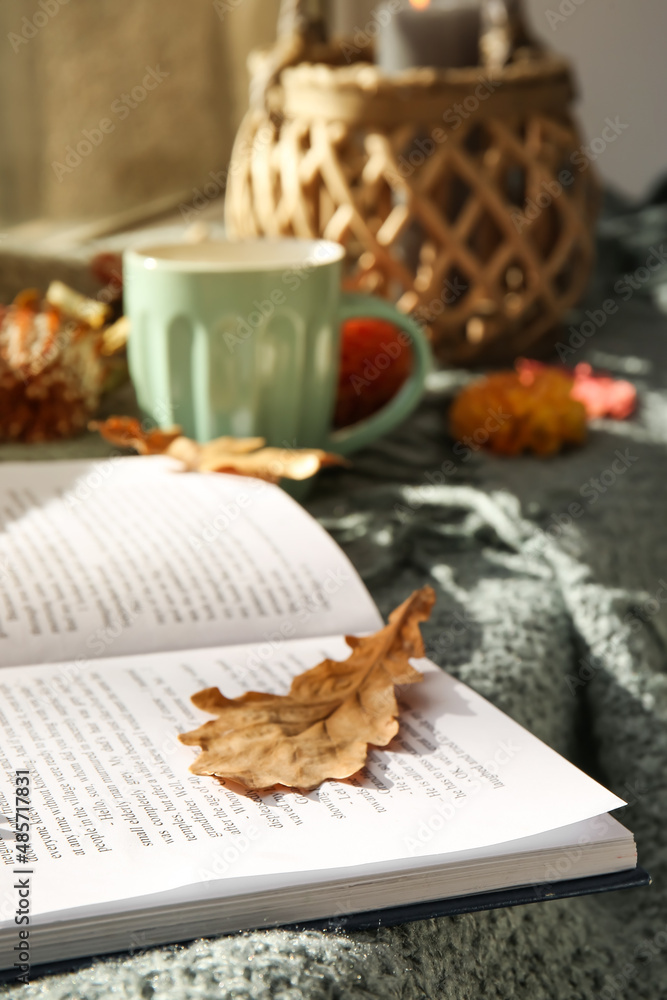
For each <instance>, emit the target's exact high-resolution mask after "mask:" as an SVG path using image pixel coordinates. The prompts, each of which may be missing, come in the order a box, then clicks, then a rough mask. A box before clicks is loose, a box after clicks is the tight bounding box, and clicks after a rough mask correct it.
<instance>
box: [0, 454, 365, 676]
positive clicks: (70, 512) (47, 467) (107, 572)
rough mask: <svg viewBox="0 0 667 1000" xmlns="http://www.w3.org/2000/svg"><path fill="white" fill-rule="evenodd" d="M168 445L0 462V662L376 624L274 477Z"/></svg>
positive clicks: (345, 563)
mask: <svg viewBox="0 0 667 1000" xmlns="http://www.w3.org/2000/svg"><path fill="white" fill-rule="evenodd" d="M178 469H180V464H179V463H176V462H172V461H170V460H168V459H163V458H116V459H107V460H104V461H101V462H96V463H91V462H40V463H37V462H35V463H28V462H26V463H7V464H0V665H1V666H7V665H22V664H37V663H44V662H54V661H63V660H79V661H87V660H90V659H96V658H99V657H109V656H122V655H124V654H126V653H142V652H150V651H153V650H168V649H187V648H192V647H194V646H213V645H226V644H233V643H244V642H263V641H266V642H268V643H275V642H280V641H282V640H284V639H289V638H293V637H301V636H311V635H329V634H332V633H334V632H359V631H361V632H363V631H373V630H375V629H376V628H378V627H380V625H381V619H380V616H379V614H378V612H377V609H376V607H375V605H374V603H373V601H372V599H371V597H370V595H369V594H368V591H367V590H366V588H365V587H364V585H363V583H362V582H361V580H360V578H359V576H358V575H357V573H356V571H355V570H354V568H353V567H352V565H351V563H350V562H349V560H348V559H347V557H346V556H345V555H344V554H343V553H342V551H341V550H340V549H339V548H338V546H337V545H336V544H335V543H334V542H333V540H332V539H331V538H330V536H329V535H328V534H327V533H326V532H325V531H324V530H323V529H322V528H321V527H320V526H319V525H318V524H317V522H316V521H314V520H313V518H311V517H310V515H309V514H307V513H306V512H305V511H304V510H303V509H302V508H301V507H300V506H299V505H298V504H297V503H296V502H295V501H294V500H292V499H291V498H290V497H288V496H287V495H286V494H285V493H284V492H283V490H281V489H279V488H278V487H277V486H272V485H269V484H267V483H264V482H261V481H259V480H256V479H248V478H245V477H239V476H227V475H201V474H194V473H183V472H179V471H177V470H178Z"/></svg>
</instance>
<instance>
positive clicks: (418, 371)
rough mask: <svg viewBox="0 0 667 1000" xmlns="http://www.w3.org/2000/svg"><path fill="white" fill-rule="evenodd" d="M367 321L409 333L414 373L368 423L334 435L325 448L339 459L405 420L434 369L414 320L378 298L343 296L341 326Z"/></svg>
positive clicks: (372, 296)
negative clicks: (361, 320) (357, 320)
mask: <svg viewBox="0 0 667 1000" xmlns="http://www.w3.org/2000/svg"><path fill="white" fill-rule="evenodd" d="M366 317H369V318H372V319H383V320H386V321H387V322H388V323H392V324H393V325H394V326H397V327H399V328H400V329H401V330H402V331H403V332H404V333H407V335H408V336H409V338H410V340H411V341H412V347H413V359H414V364H413V370H412V373H411V375H410V377H409V378H408V380H407V382H405V383H404V384H403V385H402V386H401V388H400V389H399V390H398V392H397V393H396V395H395V397H394V398H393V399H392V400H391V402H389V403H387V404H386V406H383V407H382V409H381V410H380V411H379V412H378V413H374V414H373V416H372V417H367V418H366V419H365V420H359V421H358V422H357V423H356V424H352V425H351V426H350V427H341V428H340V430H337V431H332V433H331V434H330V436H329V439H328V441H327V444H326V446H325V447H326V448H327V449H328V450H329V451H333V452H335V453H336V454H338V455H350V454H352V452H354V451H357V450H358V449H360V448H364V447H365V446H366V445H368V444H371V443H372V442H373V441H376V440H377V438H379V437H381V436H382V435H383V434H386V433H388V431H391V430H393V429H394V427H396V426H397V425H398V424H400V423H401V422H402V421H403V420H405V418H406V417H408V416H409V415H410V414H411V413H412V411H413V410H414V409H415V407H416V406H417V404H418V403H419V401H420V400H421V398H422V396H423V394H424V385H425V382H426V376H427V375H428V373H429V372H430V371H431V369H432V367H433V358H432V355H431V347H430V344H429V342H428V340H427V339H426V337H425V335H424V333H423V332H422V330H421V328H420V327H419V326H418V324H417V323H416V322H415V321H414V320H413V319H411V318H410V317H409V316H406V315H405V314H404V313H402V312H399V310H398V309H397V308H396V306H394V305H392V304H391V303H390V302H387V301H385V300H384V299H379V298H377V296H375V295H359V294H356V293H354V294H353V293H350V292H344V293H343V296H342V302H341V307H340V310H339V315H338V319H339V321H340V323H344V322H345V321H346V320H348V319H365V318H366Z"/></svg>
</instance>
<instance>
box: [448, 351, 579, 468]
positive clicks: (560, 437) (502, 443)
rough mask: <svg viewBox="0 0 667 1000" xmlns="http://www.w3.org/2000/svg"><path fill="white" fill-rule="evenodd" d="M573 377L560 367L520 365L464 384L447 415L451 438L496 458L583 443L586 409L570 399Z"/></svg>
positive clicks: (552, 451) (551, 452)
mask: <svg viewBox="0 0 667 1000" xmlns="http://www.w3.org/2000/svg"><path fill="white" fill-rule="evenodd" d="M573 384H574V380H573V378H572V377H571V376H570V375H569V374H568V373H567V372H565V371H563V370H562V369H559V368H549V367H535V368H532V367H530V366H526V367H522V368H520V369H519V371H516V372H498V373H497V374H495V375H489V376H488V377H487V378H484V379H481V380H480V381H478V382H473V383H472V385H469V386H467V387H466V388H465V389H464V390H463V391H462V392H461V393H460V394H459V395H458V396H457V398H456V399H455V400H454V403H453V405H452V408H451V411H450V427H451V432H452V435H453V436H454V437H455V438H456V439H457V440H458V441H461V442H462V443H463V444H465V445H466V446H467V447H469V448H473V449H477V448H480V447H485V448H487V449H488V450H489V451H493V452H495V453H496V454H499V455H520V454H521V453H522V452H526V451H532V452H534V453H535V454H536V455H555V454H556V453H557V452H559V451H560V450H561V449H562V448H563V447H564V446H565V445H579V444H582V443H583V442H584V441H585V439H586V408H585V407H584V406H583V404H582V403H580V402H579V401H577V400H575V399H572V397H571V392H572V387H573Z"/></svg>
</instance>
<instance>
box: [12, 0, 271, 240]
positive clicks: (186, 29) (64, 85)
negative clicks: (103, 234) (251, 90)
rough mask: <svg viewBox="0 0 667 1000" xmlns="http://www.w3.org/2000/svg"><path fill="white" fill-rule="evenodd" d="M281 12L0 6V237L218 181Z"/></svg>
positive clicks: (206, 0)
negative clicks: (254, 69) (37, 221)
mask: <svg viewBox="0 0 667 1000" xmlns="http://www.w3.org/2000/svg"><path fill="white" fill-rule="evenodd" d="M278 6H279V0H32V2H30V3H26V2H25V0H2V3H1V4H0V229H1V228H2V227H3V226H7V225H9V224H12V223H15V222H18V221H23V220H26V219H33V218H44V217H47V218H54V219H69V220H71V219H90V218H99V217H104V216H107V215H110V214H114V213H117V212H121V211H124V210H126V209H130V208H133V207H135V206H138V205H140V204H142V203H144V202H146V201H150V200H154V199H156V198H159V197H162V196H167V195H170V194H172V193H173V194H175V195H180V194H181V193H183V192H188V191H189V190H191V189H193V188H195V187H196V186H197V185H199V184H202V183H204V182H205V181H206V180H207V179H208V178H209V175H210V173H211V172H212V173H214V174H218V176H219V175H220V171H221V170H223V169H224V166H225V164H226V163H227V161H228V158H229V153H230V149H231V143H232V140H233V136H234V132H235V129H236V127H237V125H238V123H239V121H240V118H241V115H242V114H243V111H244V110H245V106H246V101H247V96H246V95H247V76H246V69H245V61H246V57H247V54H248V52H249V50H250V49H251V48H252V47H254V46H256V45H264V44H267V43H269V42H270V41H272V39H273V37H274V35H275V25H276V20H277V14H278Z"/></svg>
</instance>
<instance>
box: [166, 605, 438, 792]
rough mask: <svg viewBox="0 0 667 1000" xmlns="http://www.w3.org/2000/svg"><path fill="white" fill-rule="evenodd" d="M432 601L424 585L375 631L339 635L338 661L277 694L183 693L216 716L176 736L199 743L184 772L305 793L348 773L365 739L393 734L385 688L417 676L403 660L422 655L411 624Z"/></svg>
mask: <svg viewBox="0 0 667 1000" xmlns="http://www.w3.org/2000/svg"><path fill="white" fill-rule="evenodd" d="M434 602H435V593H434V591H433V589H432V588H431V587H423V588H422V589H421V590H417V591H415V592H414V593H413V594H412V596H411V597H409V598H408V600H407V601H404V603H403V604H401V605H400V607H398V608H396V610H395V611H393V612H392V614H391V615H390V616H389V624H388V625H386V626H385V627H384V628H383V629H380V631H379V632H376V633H375V634H374V635H369V636H366V637H363V638H359V637H355V636H348V637H347V639H346V641H347V644H348V646H350V647H351V649H352V652H351V653H350V655H349V656H348V658H347V659H346V660H343V661H341V662H339V661H337V660H323V661H322V663H319V664H318V665H317V666H316V667H313V668H312V669H311V670H307V671H306V672H305V673H303V674H299V676H298V677H295V678H294V680H293V681H292V687H291V688H290V691H289V694H287V695H284V696H282V695H273V694H261V693H259V692H257V691H250V692H248V693H247V694H244V695H242V697H240V698H226V697H225V696H224V695H223V694H221V692H220V691H219V689H218V688H216V687H213V688H207V689H206V690H204V691H199V692H198V693H197V694H195V695H193V697H192V701H193V703H194V704H195V705H196V706H197V708H200V709H201V710H202V711H203V712H210V713H211V714H212V715H216V716H217V718H216V719H214V720H213V721H211V722H205V723H204V725H203V726H200V727H199V729H195V730H193V731H192V732H190V733H185V734H184V735H182V736H179V739H180V741H181V742H182V743H185V744H186V745H187V746H199V747H201V749H202V752H201V753H200V755H199V756H198V757H197V759H196V760H195V762H194V764H192V766H191V767H190V770H191V771H193V772H194V774H205V775H212V776H215V777H218V778H226V779H228V780H232V781H236V782H238V783H239V784H241V785H244V786H245V787H246V788H248V789H250V790H254V791H260V790H262V789H266V788H271V787H273V786H274V785H284V786H286V787H288V788H300V789H304V790H308V789H312V788H316V787H317V786H318V785H320V784H321V783H322V782H323V781H326V780H327V779H328V778H334V779H342V778H349V777H351V776H352V775H353V774H356V772H357V771H359V770H360V769H361V768H362V767H363V766H364V764H365V763H366V755H367V753H368V746H369V744H371V745H373V746H381V747H383V746H386V745H387V744H388V743H390V742H391V740H392V739H393V737H394V736H395V735H396V733H397V732H398V720H397V716H398V712H399V709H398V703H397V701H396V694H395V691H394V687H395V685H396V684H414V683H416V682H417V681H420V680H422V675H421V674H420V673H419V672H418V671H417V670H415V669H414V667H412V666H411V665H410V659H411V658H412V657H420V656H423V655H424V643H423V640H422V636H421V632H420V629H419V625H420V622H423V621H426V620H427V619H428V617H429V616H430V614H431V609H432V607H433V604H434Z"/></svg>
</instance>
